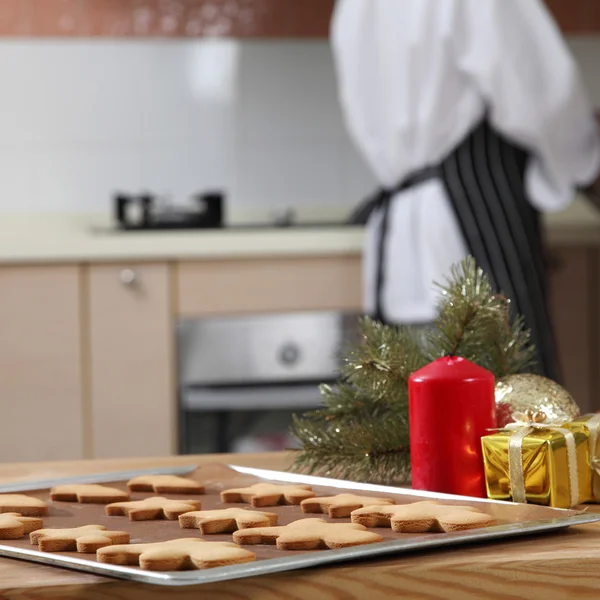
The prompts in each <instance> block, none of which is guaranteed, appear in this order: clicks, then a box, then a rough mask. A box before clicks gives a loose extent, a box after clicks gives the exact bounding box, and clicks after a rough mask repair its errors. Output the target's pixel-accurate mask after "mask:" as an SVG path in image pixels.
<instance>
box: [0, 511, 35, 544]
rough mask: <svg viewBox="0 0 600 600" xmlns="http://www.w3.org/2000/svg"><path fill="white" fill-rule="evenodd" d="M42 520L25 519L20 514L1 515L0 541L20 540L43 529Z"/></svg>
mask: <svg viewBox="0 0 600 600" xmlns="http://www.w3.org/2000/svg"><path fill="white" fill-rule="evenodd" d="M43 526H44V525H43V522H42V519H39V518H37V517H24V516H23V515H20V514H19V513H2V514H0V540H18V539H20V538H22V537H23V536H24V535H25V534H26V533H31V532H32V531H35V530H36V529H41V528H42V527H43Z"/></svg>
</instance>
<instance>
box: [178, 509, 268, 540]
mask: <svg viewBox="0 0 600 600" xmlns="http://www.w3.org/2000/svg"><path fill="white" fill-rule="evenodd" d="M277 518H278V516H277V515H276V514H275V513H270V512H262V511H258V510H247V509H245V508H225V509H222V510H201V511H195V512H189V513H185V514H183V515H181V516H180V517H179V525H180V526H181V527H182V529H196V528H197V529H199V530H200V533H201V534H202V535H207V534H210V533H231V532H232V531H237V530H238V529H248V528H250V527H271V526H273V525H277Z"/></svg>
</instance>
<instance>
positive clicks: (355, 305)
mask: <svg viewBox="0 0 600 600" xmlns="http://www.w3.org/2000/svg"><path fill="white" fill-rule="evenodd" d="M176 289H177V309H176V310H177V314H178V316H183V317H196V316H198V317H199V316H203V315H211V314H233V313H244V312H246V313H249V312H254V313H261V312H268V311H280V312H281V311H296V310H297V311H305V310H306V311H308V310H328V309H335V310H348V311H353V310H360V307H361V289H362V284H361V259H360V257H348V256H326V257H323V256H321V257H310V258H285V259H283V258H264V259H253V260H215V261H203V262H182V263H179V264H178V265H177V274H176Z"/></svg>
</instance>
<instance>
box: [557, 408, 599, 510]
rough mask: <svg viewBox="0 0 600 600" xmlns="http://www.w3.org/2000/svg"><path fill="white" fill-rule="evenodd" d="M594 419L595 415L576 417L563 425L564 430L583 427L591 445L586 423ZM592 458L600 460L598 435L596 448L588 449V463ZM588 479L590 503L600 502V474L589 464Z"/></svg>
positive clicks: (588, 428)
mask: <svg viewBox="0 0 600 600" xmlns="http://www.w3.org/2000/svg"><path fill="white" fill-rule="evenodd" d="M594 417H598V415H597V414H595V413H592V414H587V415H582V416H581V417H577V418H576V419H573V420H572V421H570V422H569V423H565V425H564V427H565V428H566V429H578V428H580V427H583V428H584V429H585V431H586V432H587V433H588V436H589V439H590V443H591V441H592V436H591V435H590V433H591V432H590V427H588V421H589V420H590V419H592V418H594ZM596 427H597V426H596ZM594 458H596V459H600V435H598V436H597V437H596V447H595V448H590V461H591V460H593V459H594ZM589 477H590V479H591V483H590V485H591V490H592V491H591V495H590V496H591V498H590V501H591V502H600V474H598V471H597V470H596V469H595V468H594V467H593V465H591V464H590V469H589Z"/></svg>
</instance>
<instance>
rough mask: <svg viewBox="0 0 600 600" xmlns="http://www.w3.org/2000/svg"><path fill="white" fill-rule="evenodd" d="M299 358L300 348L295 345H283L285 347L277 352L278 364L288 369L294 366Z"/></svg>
mask: <svg viewBox="0 0 600 600" xmlns="http://www.w3.org/2000/svg"><path fill="white" fill-rule="evenodd" d="M299 358H300V348H298V346H296V344H292V343H290V344H285V346H282V348H281V349H280V350H279V360H280V362H282V363H283V364H284V365H287V366H288V367H291V366H292V365H295V364H296V363H297V362H298V359H299Z"/></svg>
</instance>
